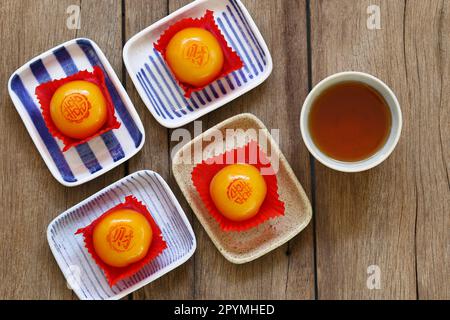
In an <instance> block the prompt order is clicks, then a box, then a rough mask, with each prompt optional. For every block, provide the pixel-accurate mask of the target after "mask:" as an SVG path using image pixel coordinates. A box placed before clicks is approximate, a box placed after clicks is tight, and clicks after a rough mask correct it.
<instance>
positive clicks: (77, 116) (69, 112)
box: [61, 93, 91, 123]
mask: <svg viewBox="0 0 450 320" xmlns="http://www.w3.org/2000/svg"><path fill="white" fill-rule="evenodd" d="M90 108H91V104H90V103H89V101H88V99H87V98H86V97H85V96H84V95H82V94H80V93H72V94H69V95H68V96H67V97H65V98H64V100H63V102H62V104H61V111H62V114H63V116H64V118H65V119H66V120H68V121H70V122H76V123H80V122H82V121H83V120H84V119H86V118H87V117H88V116H89V109H90Z"/></svg>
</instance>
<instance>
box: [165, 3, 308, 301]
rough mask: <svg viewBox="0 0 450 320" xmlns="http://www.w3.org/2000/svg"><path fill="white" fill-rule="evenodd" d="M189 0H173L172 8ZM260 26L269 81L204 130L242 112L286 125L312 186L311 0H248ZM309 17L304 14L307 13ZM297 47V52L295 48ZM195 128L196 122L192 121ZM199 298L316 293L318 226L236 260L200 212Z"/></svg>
mask: <svg viewBox="0 0 450 320" xmlns="http://www.w3.org/2000/svg"><path fill="white" fill-rule="evenodd" d="M187 3H189V1H187V0H186V1H184V0H182V1H178V0H177V1H173V0H170V1H169V9H170V11H173V10H176V9H178V8H180V7H181V6H182V5H185V4H187ZM243 3H244V5H245V6H246V7H247V9H248V10H249V11H250V13H251V14H252V16H253V18H254V20H255V22H256V24H257V25H258V27H259V28H260V30H261V32H262V34H263V36H264V38H265V40H266V41H267V44H268V46H269V48H270V50H271V53H272V56H273V59H274V64H275V67H274V71H273V74H272V76H271V77H270V78H269V80H267V82H265V83H264V84H263V85H261V86H260V87H258V88H257V89H255V90H253V91H251V92H250V93H248V94H246V95H244V96H243V97H240V98H239V99H237V100H235V101H233V102H232V103H230V104H227V105H226V106H224V107H222V108H220V109H219V110H217V111H215V112H213V113H210V114H209V115H206V116H204V117H202V118H201V119H200V120H201V121H202V127H203V130H206V129H208V128H210V127H211V126H214V125H215V124H217V123H219V122H221V121H223V120H225V119H227V118H229V117H231V116H233V115H236V114H239V113H242V112H251V113H254V114H255V115H257V116H258V117H259V118H260V119H261V120H262V121H263V122H264V123H265V124H266V126H267V127H268V128H269V129H280V136H281V149H282V150H283V151H284V152H285V155H286V157H287V158H288V160H289V162H290V164H291V165H292V167H293V169H294V171H295V172H296V174H297V176H298V177H299V179H300V181H301V183H302V184H303V186H304V187H305V190H307V192H309V190H310V170H309V160H308V154H307V152H306V149H305V148H304V147H303V146H301V145H299V144H298V143H296V141H297V140H298V137H299V134H300V133H299V132H300V131H299V127H298V118H299V112H300V111H299V109H298V107H297V106H296V105H297V104H298V103H299V101H302V100H303V99H304V97H305V96H306V94H307V88H308V86H307V84H308V81H307V51H306V23H305V19H304V17H305V8H306V6H305V2H304V1H296V2H293V1H291V2H281V1H277V2H273V1H269V0H267V1H243ZM302 18H303V19H302ZM292 52H295V54H290V53H292ZM188 128H189V129H190V130H191V132H192V125H190V126H188ZM193 224H194V231H195V233H196V236H197V242H198V248H197V252H196V254H195V294H194V297H195V298H196V299H239V298H240V299H283V298H291V299H309V298H312V297H314V270H313V241H312V235H313V234H312V228H311V227H309V228H308V229H306V230H305V231H304V232H303V234H302V235H301V236H299V237H297V238H296V239H294V240H293V241H292V242H291V244H290V245H287V244H286V245H284V246H282V247H281V248H279V249H277V250H275V251H274V252H272V253H269V254H267V255H266V256H264V257H262V258H260V259H258V260H256V261H254V262H251V263H248V264H245V265H233V264H231V263H229V262H228V261H226V260H225V258H224V257H223V256H222V255H221V254H220V253H219V252H218V250H217V249H216V247H215V246H214V245H213V243H212V242H211V240H210V239H209V237H208V236H207V234H206V232H205V231H204V230H203V228H202V226H201V225H200V224H199V222H198V221H197V219H196V218H194V220H193Z"/></svg>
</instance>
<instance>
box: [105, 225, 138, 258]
mask: <svg viewBox="0 0 450 320" xmlns="http://www.w3.org/2000/svg"><path fill="white" fill-rule="evenodd" d="M133 233H134V230H133V228H132V227H130V226H129V225H118V226H115V227H113V228H111V230H110V231H109V233H108V242H109V244H110V245H111V248H113V249H114V250H116V251H118V252H124V251H128V250H130V249H131V248H132V246H133V245H132V240H133Z"/></svg>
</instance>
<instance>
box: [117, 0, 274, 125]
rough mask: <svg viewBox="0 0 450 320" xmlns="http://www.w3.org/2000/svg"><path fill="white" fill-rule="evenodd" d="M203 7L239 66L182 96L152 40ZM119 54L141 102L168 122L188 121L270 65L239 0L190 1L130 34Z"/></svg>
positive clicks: (254, 82)
mask: <svg viewBox="0 0 450 320" xmlns="http://www.w3.org/2000/svg"><path fill="white" fill-rule="evenodd" d="M208 9H209V10H212V11H214V18H215V20H216V24H217V25H218V27H219V29H220V30H221V31H222V34H223V35H224V36H225V39H226V40H227V42H228V44H229V46H230V47H232V48H233V50H234V51H236V52H237V53H238V55H239V56H240V57H241V59H242V60H243V62H244V67H243V68H242V69H241V70H238V71H235V72H233V73H231V74H229V75H228V76H226V77H224V78H221V79H218V80H217V81H215V82H213V83H212V84H211V85H209V86H208V87H206V88H205V89H204V90H202V91H200V92H196V93H193V94H192V96H191V98H189V99H187V98H185V97H184V92H183V90H182V89H181V88H180V86H179V85H178V84H177V82H176V80H175V78H174V76H173V75H172V73H171V71H170V70H169V68H168V67H167V65H166V63H165V62H164V60H163V58H162V56H161V55H160V54H159V52H157V51H156V50H155V49H154V48H153V43H154V42H156V41H157V40H158V39H159V37H160V36H161V33H162V32H164V30H165V29H167V28H168V27H169V26H170V25H172V24H173V23H174V22H176V21H179V20H181V19H183V18H187V17H191V18H199V17H201V16H203V15H204V14H205V12H206V10H208ZM123 60H124V62H125V66H126V68H127V70H128V73H129V75H130V77H131V79H132V80H133V83H134V85H135V86H136V88H137V90H138V92H139V94H140V96H141V98H142V100H143V101H144V103H145V105H146V106H147V108H148V109H149V110H150V112H151V113H152V114H153V116H154V117H155V118H156V120H157V121H158V122H159V123H160V124H161V125H163V126H165V127H168V128H176V127H180V126H183V125H185V124H187V123H189V122H191V121H194V120H195V119H197V118H199V117H201V116H203V115H205V114H207V113H209V112H211V111H213V110H215V109H217V108H219V107H221V106H223V105H224V104H226V103H228V102H230V101H231V100H233V99H236V98H237V97H239V96H240V95H242V94H244V93H246V92H247V91H249V90H251V89H253V88H255V87H256V86H258V85H259V84H261V83H262V82H263V81H264V80H266V79H267V77H268V76H269V75H270V73H271V72H272V67H273V66H272V57H271V56H270V52H269V49H268V48H267V45H266V43H265V41H264V39H263V37H262V36H261V33H260V32H259V30H258V28H257V27H256V25H255V23H254V22H253V19H252V18H251V16H250V14H249V13H248V11H247V10H246V8H245V7H244V6H243V5H242V3H241V2H240V1H239V0H224V1H215V0H197V1H194V2H193V3H191V4H189V5H187V6H185V7H183V8H181V9H179V10H177V11H175V12H174V13H172V14H171V15H169V16H167V17H165V18H164V19H162V20H160V21H158V22H156V23H155V24H153V25H151V26H150V27H148V28H146V29H145V30H143V31H141V32H140V33H138V34H136V35H135V36H133V37H132V38H131V39H130V40H129V41H128V42H127V43H126V44H125V47H124V50H123Z"/></svg>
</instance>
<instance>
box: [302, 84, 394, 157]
mask: <svg viewBox="0 0 450 320" xmlns="http://www.w3.org/2000/svg"><path fill="white" fill-rule="evenodd" d="M391 126H392V116H391V112H390V109H389V106H388V104H387V103H386V101H385V99H384V98H383V97H382V96H381V95H380V94H379V93H378V92H377V91H376V90H375V89H373V88H372V87H370V86H369V85H367V84H364V83H362V82H358V81H347V82H341V83H338V84H335V85H332V86H331V87H329V88H327V89H325V90H324V91H323V92H322V93H321V94H320V95H319V96H318V97H317V98H315V100H314V102H313V104H312V107H311V111H310V113H309V117H308V127H309V131H310V133H311V138H312V140H313V141H314V143H315V144H316V146H317V147H318V148H319V149H320V150H321V151H322V152H323V153H324V154H326V155H327V156H329V157H331V158H333V159H335V160H339V161H345V162H356V161H361V160H364V159H367V158H369V157H370V156H372V155H373V154H375V153H376V152H377V151H378V150H379V149H381V148H382V147H383V146H384V144H385V143H386V141H387V139H388V137H389V134H390V131H391Z"/></svg>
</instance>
